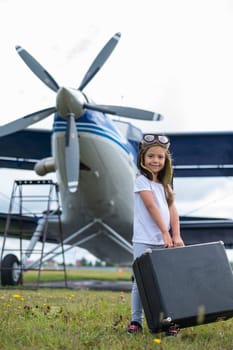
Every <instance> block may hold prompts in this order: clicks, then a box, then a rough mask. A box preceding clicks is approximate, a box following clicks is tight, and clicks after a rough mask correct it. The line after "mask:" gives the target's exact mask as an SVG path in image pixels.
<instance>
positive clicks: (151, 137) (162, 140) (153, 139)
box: [139, 134, 170, 150]
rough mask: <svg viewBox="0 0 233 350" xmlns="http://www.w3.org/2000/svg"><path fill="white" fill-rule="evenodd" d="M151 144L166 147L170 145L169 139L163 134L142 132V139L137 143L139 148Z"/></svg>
mask: <svg viewBox="0 0 233 350" xmlns="http://www.w3.org/2000/svg"><path fill="white" fill-rule="evenodd" d="M153 144H160V145H162V146H165V147H166V149H168V148H169V146H170V140H169V138H168V137H167V136H165V135H156V134H144V135H143V137H142V141H141V142H140V144H139V149H140V150H141V149H142V148H145V147H148V146H150V145H153Z"/></svg>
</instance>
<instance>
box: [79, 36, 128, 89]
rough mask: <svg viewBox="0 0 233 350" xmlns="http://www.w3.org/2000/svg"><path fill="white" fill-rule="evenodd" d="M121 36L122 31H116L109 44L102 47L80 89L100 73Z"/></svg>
mask: <svg viewBox="0 0 233 350" xmlns="http://www.w3.org/2000/svg"><path fill="white" fill-rule="evenodd" d="M120 37H121V33H116V34H115V35H114V36H113V37H112V38H111V39H110V40H109V41H108V42H107V44H106V45H105V46H104V47H103V48H102V50H101V51H100V52H99V54H98V55H97V57H96V58H95V60H94V61H93V63H92V65H91V66H90V68H89V69H88V71H87V73H86V75H85V76H84V78H83V80H82V82H81V84H80V86H79V88H78V90H80V91H82V90H83V89H84V88H85V86H87V84H88V83H89V82H90V81H91V80H92V78H93V77H94V76H95V75H96V73H98V71H99V70H100V68H101V67H102V66H103V65H104V63H105V62H106V61H107V59H108V57H109V56H110V55H111V53H112V51H113V50H114V48H115V46H116V45H117V44H118V41H119V40H120Z"/></svg>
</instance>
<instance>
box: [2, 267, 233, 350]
mask: <svg viewBox="0 0 233 350" xmlns="http://www.w3.org/2000/svg"><path fill="white" fill-rule="evenodd" d="M80 271H81V270H79V271H77V270H75V271H73V270H72V271H68V276H69V279H77V278H80V279H88V278H89V279H100V278H101V279H110V280H114V279H129V278H130V276H131V272H130V270H129V271H124V273H122V271H118V270H117V269H116V270H114V271H107V270H82V273H80ZM51 274H52V276H51ZM36 275H37V274H36V273H35V272H27V273H26V274H25V278H24V279H25V280H28V281H29V282H30V281H33V279H34V280H35V276H36ZM77 275H78V276H77ZM62 277H64V275H63V273H62V272H61V271H56V272H55V273H54V272H49V271H43V272H42V276H41V278H42V280H43V279H44V280H45V281H48V280H51V279H52V280H57V279H60V278H62ZM130 314H131V305H130V293H125V292H112V291H90V290H71V289H45V288H41V289H29V288H27V287H25V288H24V287H21V288H17V289H16V288H11V289H9V288H1V292H0V349H1V350H2V349H3V350H8V349H9V350H16V349H17V350H27V349H32V350H47V349H51V350H56V349H59V350H60V349H64V350H71V349H72V350H76V349H78V350H89V349H91V350H92V349H93V350H97V349H98V350H130V349H132V350H152V349H155V350H156V349H157V350H233V332H232V329H233V319H229V320H227V321H221V322H216V323H210V324H206V325H200V326H196V327H189V328H186V329H182V330H181V331H180V333H179V334H178V336H177V337H175V338H173V337H165V336H164V334H163V333H158V334H154V333H150V332H149V330H148V327H147V324H146V320H145V319H144V324H143V326H144V331H143V333H142V334H137V335H129V334H127V332H126V331H127V325H128V323H129V321H130Z"/></svg>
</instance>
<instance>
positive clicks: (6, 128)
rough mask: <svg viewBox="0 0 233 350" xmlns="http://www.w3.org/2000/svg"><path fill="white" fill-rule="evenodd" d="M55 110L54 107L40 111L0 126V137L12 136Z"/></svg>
mask: <svg viewBox="0 0 233 350" xmlns="http://www.w3.org/2000/svg"><path fill="white" fill-rule="evenodd" d="M56 110H57V109H56V108H55V107H50V108H46V109H42V110H41V111H38V112H34V113H32V114H29V115H26V116H25V117H23V118H20V119H17V120H14V121H13V122H10V123H8V124H5V125H3V126H0V137H2V136H6V135H9V134H13V133H14V132H17V131H19V130H23V129H25V128H27V127H28V126H30V125H32V124H34V123H37V122H39V121H41V120H43V119H45V118H47V117H48V116H49V115H50V114H52V113H54V112H56Z"/></svg>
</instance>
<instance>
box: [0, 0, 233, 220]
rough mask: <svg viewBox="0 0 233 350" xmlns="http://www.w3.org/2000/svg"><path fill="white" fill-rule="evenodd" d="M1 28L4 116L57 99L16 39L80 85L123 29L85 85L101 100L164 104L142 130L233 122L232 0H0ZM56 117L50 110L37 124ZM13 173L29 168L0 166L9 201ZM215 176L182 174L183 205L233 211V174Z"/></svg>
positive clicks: (59, 76)
mask: <svg viewBox="0 0 233 350" xmlns="http://www.w3.org/2000/svg"><path fill="white" fill-rule="evenodd" d="M0 30H1V33H2V35H1V65H0V79H1V83H0V96H1V110H0V125H1V124H4V123H7V122H9V121H12V120H14V119H17V118H20V117H23V116H25V115H27V114H30V113H32V112H35V111H37V110H40V109H43V108H47V107H51V106H54V105H55V98H56V95H55V93H54V92H53V91H51V90H50V89H49V88H48V87H47V86H45V85H44V84H43V83H42V82H41V81H40V80H39V79H38V78H37V77H36V76H35V75H34V74H33V73H32V72H31V71H30V70H29V68H28V67H27V66H26V65H25V64H24V62H23V61H22V60H21V58H20V57H19V56H18V54H17V53H16V50H15V46H16V45H20V46H22V47H23V48H25V49H26V50H27V51H28V52H29V53H30V54H31V55H33V57H35V58H36V59H37V60H38V61H39V62H40V63H41V64H42V66H44V67H45V68H46V69H47V71H48V72H49V73H50V74H51V75H52V76H53V78H54V79H55V80H56V81H57V82H58V84H59V85H60V86H68V87H78V86H79V84H80V82H81V81H82V78H83V76H84V74H85V73H86V71H87V70H88V68H89V66H90V65H91V63H92V62H93V60H94V58H95V57H96V55H97V54H98V53H99V51H100V50H101V49H102V47H103V46H104V45H105V43H106V42H107V41H108V40H109V39H110V38H111V37H112V36H113V35H114V34H115V33H117V32H120V33H121V39H120V41H119V43H118V45H117V46H116V48H115V50H114V52H113V53H112V55H111V57H110V58H109V59H108V61H107V62H106V64H105V65H104V66H103V67H102V69H101V70H100V72H99V73H98V74H97V75H96V77H95V78H94V79H93V80H92V81H91V82H90V84H89V85H88V86H87V87H86V88H85V93H86V94H87V95H88V96H90V97H92V98H93V99H94V101H95V102H96V103H100V104H114V105H128V106H131V107H138V108H144V109H148V110H153V111H156V112H158V113H161V114H162V115H163V116H164V120H163V121H161V122H139V121H132V122H133V123H134V124H135V125H136V126H139V127H140V128H142V130H143V131H145V132H146V131H154V132H165V133H166V132H168V131H169V132H172V131H213V130H217V131H219V130H223V131H225V130H231V131H232V129H233V124H232V114H233V103H232V92H233V64H232V62H233V49H232V33H233V2H232V1H231V0H175V1H174V0H144V1H139V0H118V1H111V0H98V1H96V0H85V1H84V0H83V1H80V0H66V1H63V0H56V1H55V0H40V1H38V0H33V1H31V0H0ZM3 34H4V35H3ZM51 125H52V116H51V117H49V118H47V119H46V120H45V121H43V122H41V123H38V124H37V125H36V126H35V125H33V127H39V128H50V127H51ZM16 176H17V178H25V174H24V173H17V172H16V171H8V170H5V169H0V178H1V179H4V181H0V194H1V202H2V205H3V204H4V203H5V205H6V207H7V205H8V204H9V196H10V193H11V187H12V183H13V180H14V179H15V177H16ZM34 177H35V175H34V174H31V173H30V178H34ZM27 178H28V177H27ZM212 181H213V179H212V180H210V179H204V180H203V181H194V179H190V180H187V181H186V182H185V183H183V181H181V180H179V179H177V180H176V184H175V185H176V192H177V200H178V202H179V207H178V209H179V212H180V214H190V213H192V214H193V215H197V216H198V215H199V214H200V213H203V212H204V214H205V215H207V216H209V215H213V216H215V214H216V213H218V215H219V216H222V217H230V218H233V211H232V208H231V203H232V196H233V191H232V178H225V179H214V183H213V182H212ZM190 190H192V201H190V195H189V193H190ZM200 194H201V195H200Z"/></svg>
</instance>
